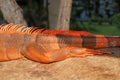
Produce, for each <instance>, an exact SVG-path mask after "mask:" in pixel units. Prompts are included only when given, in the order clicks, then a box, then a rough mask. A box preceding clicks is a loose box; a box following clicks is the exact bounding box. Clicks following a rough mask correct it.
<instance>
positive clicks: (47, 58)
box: [22, 45, 110, 63]
mask: <svg viewBox="0 0 120 80" xmlns="http://www.w3.org/2000/svg"><path fill="white" fill-rule="evenodd" d="M104 53H106V54H110V52H107V51H99V50H93V49H87V48H77V47H67V48H62V49H56V50H52V51H46V50H44V49H41V47H39V45H31V46H30V45H29V46H27V47H25V48H24V50H23V52H22V54H23V55H24V56H25V57H26V58H28V59H31V60H33V61H37V62H42V63H50V62H56V61H61V60H64V59H66V58H70V57H84V56H89V55H94V54H104Z"/></svg>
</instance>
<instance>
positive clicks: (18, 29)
mask: <svg viewBox="0 0 120 80" xmlns="http://www.w3.org/2000/svg"><path fill="white" fill-rule="evenodd" d="M119 46H120V37H119V36H104V35H95V34H92V33H89V32H85V31H64V30H45V29H37V28H34V27H26V26H23V25H20V24H7V25H0V61H10V60H14V59H19V58H23V57H26V58H28V59H30V60H33V61H37V62H42V63H51V62H56V61H61V60H64V59H66V58H70V57H84V56H89V55H94V54H111V52H108V51H99V50H94V49H96V48H106V47H119Z"/></svg>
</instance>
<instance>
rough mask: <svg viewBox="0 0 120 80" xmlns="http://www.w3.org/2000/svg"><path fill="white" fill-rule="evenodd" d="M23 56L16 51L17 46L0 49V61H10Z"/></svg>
mask: <svg viewBox="0 0 120 80" xmlns="http://www.w3.org/2000/svg"><path fill="white" fill-rule="evenodd" d="M20 58H23V55H22V54H20V53H19V51H17V48H15V47H11V48H9V49H4V48H1V49H0V61H10V60H15V59H20Z"/></svg>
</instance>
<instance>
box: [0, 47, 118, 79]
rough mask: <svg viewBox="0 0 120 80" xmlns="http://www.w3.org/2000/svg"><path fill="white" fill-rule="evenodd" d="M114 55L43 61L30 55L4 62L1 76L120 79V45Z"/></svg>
mask: <svg viewBox="0 0 120 80" xmlns="http://www.w3.org/2000/svg"><path fill="white" fill-rule="evenodd" d="M102 50H108V51H112V52H113V54H112V55H95V56H88V57H84V58H69V59H66V60H64V61H60V62H56V63H51V64H42V63H37V62H34V61H30V60H28V59H25V58H23V59H19V60H13V61H9V62H0V80H119V79H120V48H109V49H102Z"/></svg>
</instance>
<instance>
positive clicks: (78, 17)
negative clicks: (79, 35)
mask: <svg viewBox="0 0 120 80" xmlns="http://www.w3.org/2000/svg"><path fill="white" fill-rule="evenodd" d="M16 1H17V3H18V4H19V6H20V7H21V8H22V9H23V14H24V17H25V19H26V21H27V23H28V25H29V26H37V27H41V28H42V27H46V28H47V26H48V3H47V0H16ZM45 1H46V2H45ZM0 23H5V21H4V19H3V16H2V13H0ZM70 29H72V30H85V31H89V32H92V33H96V34H106V35H120V0H73V4H72V11H71V20H70Z"/></svg>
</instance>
